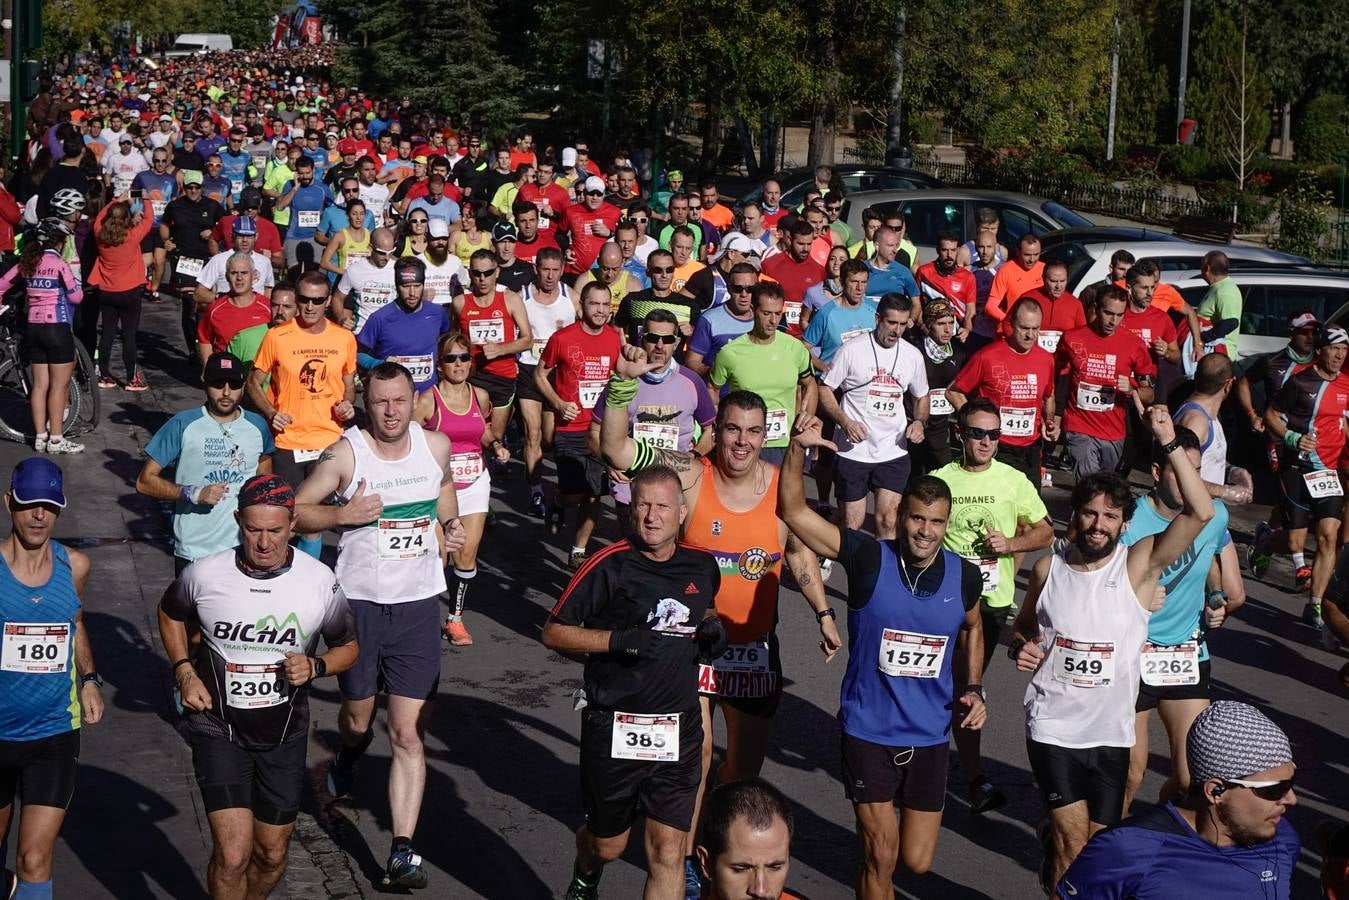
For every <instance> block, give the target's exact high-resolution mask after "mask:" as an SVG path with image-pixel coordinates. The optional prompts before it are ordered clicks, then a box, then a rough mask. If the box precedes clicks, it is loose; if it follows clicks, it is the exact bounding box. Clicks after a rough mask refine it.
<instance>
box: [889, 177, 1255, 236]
mask: <svg viewBox="0 0 1349 900" xmlns="http://www.w3.org/2000/svg"><path fill="white" fill-rule="evenodd" d="M914 168H916V169H918V170H920V171H923V172H927V173H928V174H929V175H932V176H934V177H936V178H940V179H941V180H942V181H944V182H946V183H947V184H949V185H952V186H954V187H973V188H986V189H989V190H1003V191H1017V192H1020V193H1023V194H1030V195H1032V196H1035V197H1044V198H1045V199H1047V200H1055V201H1057V202H1059V203H1062V204H1063V205H1064V206H1070V207H1072V208H1073V209H1080V210H1083V211H1084V212H1097V213H1104V214H1105V215H1108V216H1117V217H1119V218H1121V219H1134V220H1136V221H1140V222H1152V223H1156V224H1161V225H1171V224H1173V223H1174V222H1175V221H1176V220H1177V219H1179V218H1181V217H1182V216H1198V217H1202V218H1213V219H1230V218H1231V215H1232V209H1231V207H1230V206H1225V205H1223V204H1220V203H1210V202H1206V201H1203V200H1191V199H1189V198H1186V197H1179V196H1176V195H1175V194H1171V193H1167V192H1165V191H1157V190H1151V189H1148V188H1121V187H1116V186H1115V185H1112V184H1106V183H1103V182H1090V181H1080V180H1075V179H1070V178H1055V177H1051V176H1038V175H1029V176H1025V177H1014V176H1010V175H1008V176H997V175H989V174H988V173H983V174H981V173H979V172H977V171H976V170H975V169H974V167H973V166H970V165H969V164H960V163H944V162H935V161H922V162H916V163H915V164H914Z"/></svg>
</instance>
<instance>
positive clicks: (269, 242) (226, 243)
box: [211, 213, 281, 253]
mask: <svg viewBox="0 0 1349 900" xmlns="http://www.w3.org/2000/svg"><path fill="white" fill-rule="evenodd" d="M237 218H239V217H238V216H236V215H235V214H234V213H230V214H229V215H227V216H225V217H224V218H222V219H221V220H220V221H219V222H216V223H215V228H214V229H213V230H212V232H211V236H212V237H214V238H215V239H216V242H217V243H219V244H220V249H221V250H233V249H234V220H235V219H237ZM253 221H254V222H257V227H258V239H257V241H256V242H255V243H254V244H253V249H254V250H255V251H257V252H258V253H280V252H281V233H280V232H279V231H277V229H276V226H275V225H273V224H272V223H271V222H269V221H267V220H266V219H264V218H263V217H262V216H254V217H253Z"/></svg>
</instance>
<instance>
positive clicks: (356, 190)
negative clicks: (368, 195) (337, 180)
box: [342, 188, 361, 194]
mask: <svg viewBox="0 0 1349 900" xmlns="http://www.w3.org/2000/svg"><path fill="white" fill-rule="evenodd" d="M360 192H361V189H360V188H342V193H344V194H359V193H360Z"/></svg>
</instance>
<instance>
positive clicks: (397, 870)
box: [384, 847, 430, 888]
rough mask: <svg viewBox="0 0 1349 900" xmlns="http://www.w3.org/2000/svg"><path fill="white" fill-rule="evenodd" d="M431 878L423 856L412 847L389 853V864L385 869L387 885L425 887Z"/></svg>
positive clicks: (385, 884)
mask: <svg viewBox="0 0 1349 900" xmlns="http://www.w3.org/2000/svg"><path fill="white" fill-rule="evenodd" d="M429 880H430V879H429V878H428V877H427V875H426V869H425V868H424V867H423V866H422V858H421V857H420V856H418V855H417V854H416V853H413V852H412V848H411V847H408V848H406V849H404V850H396V851H394V852H393V853H390V854H389V864H388V865H387V866H386V867H385V869H384V886H385V887H402V888H424V887H426V885H427V882H428V881H429Z"/></svg>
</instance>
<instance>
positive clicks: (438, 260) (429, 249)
mask: <svg viewBox="0 0 1349 900" xmlns="http://www.w3.org/2000/svg"><path fill="white" fill-rule="evenodd" d="M422 254H423V255H424V256H425V257H426V258H427V259H429V260H430V261H431V263H432V264H433V265H437V266H443V265H445V260H447V259H449V258H450V247H449V245H448V244H446V245H445V249H444V250H443V251H439V250H437V249H436V246H435V244H432V243H431V242H430V241H427V243H426V249H425V250H423V251H422Z"/></svg>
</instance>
